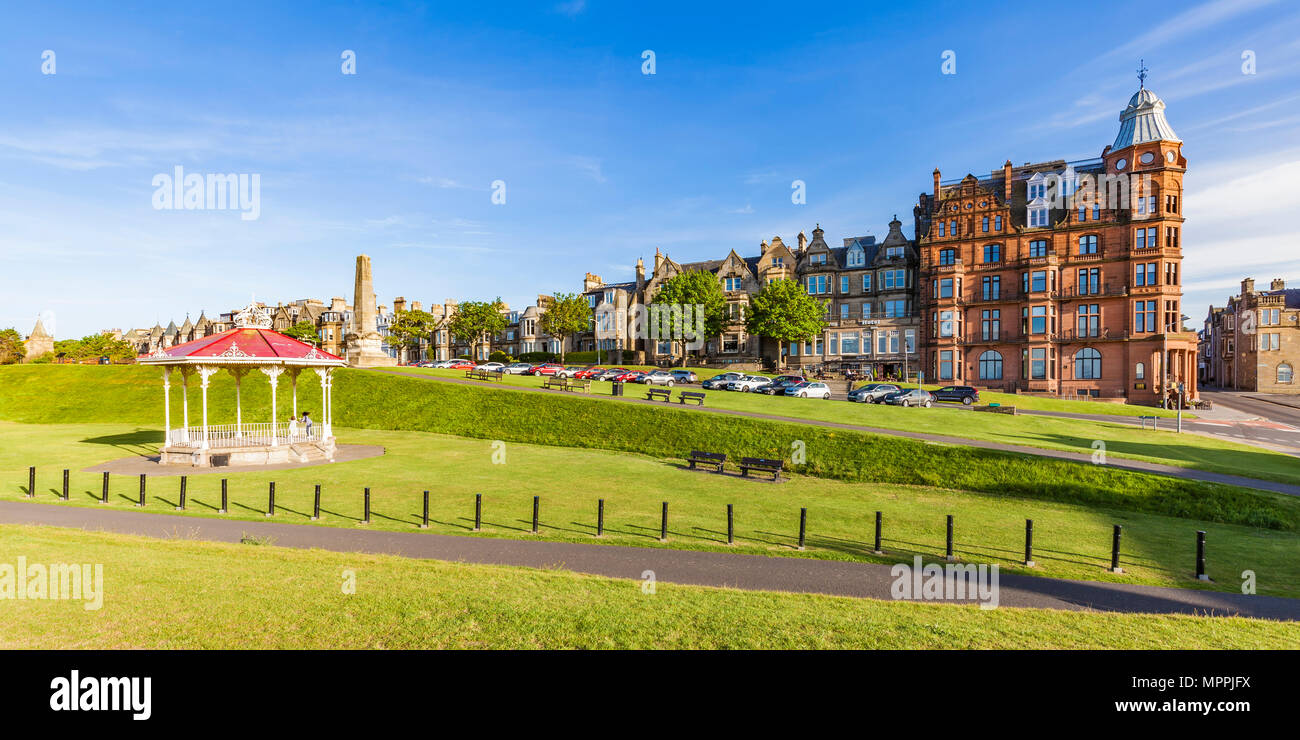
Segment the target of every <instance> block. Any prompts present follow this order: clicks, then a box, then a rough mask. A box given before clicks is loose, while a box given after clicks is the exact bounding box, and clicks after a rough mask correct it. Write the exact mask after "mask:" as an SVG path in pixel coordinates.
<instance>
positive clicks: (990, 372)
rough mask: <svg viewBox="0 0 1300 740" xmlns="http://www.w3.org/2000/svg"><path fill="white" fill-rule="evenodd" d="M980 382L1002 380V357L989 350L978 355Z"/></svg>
mask: <svg viewBox="0 0 1300 740" xmlns="http://www.w3.org/2000/svg"><path fill="white" fill-rule="evenodd" d="M980 380H1002V355H1000V354H998V353H997V352H994V351H993V350H991V349H990V350H986V351H985V352H984V353H983V354H981V355H980Z"/></svg>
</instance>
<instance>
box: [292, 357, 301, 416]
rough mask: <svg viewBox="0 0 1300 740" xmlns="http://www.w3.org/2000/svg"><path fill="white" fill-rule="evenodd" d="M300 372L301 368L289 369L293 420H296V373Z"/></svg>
mask: <svg viewBox="0 0 1300 740" xmlns="http://www.w3.org/2000/svg"><path fill="white" fill-rule="evenodd" d="M300 372H302V368H297V367H295V368H290V369H289V380H291V381H293V418H295V419H297V418H298V373H300Z"/></svg>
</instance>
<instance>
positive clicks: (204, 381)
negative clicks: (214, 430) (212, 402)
mask: <svg viewBox="0 0 1300 740" xmlns="http://www.w3.org/2000/svg"><path fill="white" fill-rule="evenodd" d="M197 369H198V373H199V385H200V386H201V387H202V388H203V449H205V450H206V449H208V447H209V443H208V379H209V378H211V377H212V375H213V374H214V373H216V372H217V368H215V367H208V366H206V365H199V366H198V368H197Z"/></svg>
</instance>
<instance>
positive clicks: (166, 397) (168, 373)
mask: <svg viewBox="0 0 1300 740" xmlns="http://www.w3.org/2000/svg"><path fill="white" fill-rule="evenodd" d="M171 377H172V369H171V368H170V367H165V366H164V367H163V447H166V446H168V445H170V444H171V443H172V383H171Z"/></svg>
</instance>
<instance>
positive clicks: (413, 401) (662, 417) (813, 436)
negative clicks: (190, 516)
mask: <svg viewBox="0 0 1300 740" xmlns="http://www.w3.org/2000/svg"><path fill="white" fill-rule="evenodd" d="M157 375H158V373H157V371H156V370H150V369H146V368H139V367H116V368H115V367H99V366H84V367H83V366H58V367H39V366H36V367H18V368H4V369H2V370H0V418H7V419H14V420H19V421H27V422H44V423H49V422H56V421H73V420H76V421H119V422H131V421H136V422H144V423H151V424H156V419H157V416H158V415H159V414H158V411H159V406H160V405H161V404H160V403H159V399H158V396H159V395H161V393H160V391H159V389H158V387H157V382H156V377H157ZM311 377H314V376H311ZM218 379H219V380H218V381H217V382H215V383H214V385H213V387H212V388H211V389H210V390H209V404H210V408H216V409H223V410H225V411H226V412H227V413H229V410H230V409H231V408H232V407H233V383H232V382H230V380H229V378H225V377H223V376H218ZM222 381H225V382H224V383H223V382H222ZM249 386H250V387H249V388H248V389H247V390H246V391H245V393H244V408H245V414H244V418H245V419H246V420H250V421H252V420H257V419H261V418H263V417H269V415H270V411H269V404H268V400H267V398H266V392H265V391H266V389H265V385H264V384H258V383H250V384H249ZM305 388H311V384H310V383H309V384H307V385H306V386H305ZM192 395H193V394H192ZM285 395H287V394H285ZM729 395H731V396H733V397H736V396H741V395H744V396H746V397H749V398H752V396H748V394H729ZM308 397H309V395H308V392H306V391H305V392H304V393H302V394H300V409H301V408H311V406H310V401H308V400H307V398H308ZM336 398H337V399H338V401H337V404H336V407H335V413H336V416H337V419H336V421H337V423H338V424H340V425H345V426H351V427H356V428H366V429H392V430H410V431H432V432H439V433H444V434H452V435H456V436H462V437H476V438H481V439H491V440H503V441H511V442H525V443H532V444H544V445H554V446H561V447H586V448H596V449H607V450H617V451H625V452H635V453H640V454H646V455H651V456H654V457H665V458H668V457H680V456H681V455H683V454H685V453H687V452H689V450H691V449H707V450H715V451H721V452H726V453H728V454H729V455H730V456H732V457H740V456H746V455H749V456H763V457H777V458H784V459H789V458H790V455H791V451H792V449H794V445H795V444H796V443H798V444H800V445H802V447H803V449H804V450H805V451H806V455H807V462H806V464H803V465H799V466H796V469H797V470H798V471H800V472H803V473H806V474H809V475H813V476H818V477H824V478H832V479H837V480H844V481H854V482H874V483H890V484H906V485H925V486H939V487H945V488H958V489H963V490H968V491H979V492H985V493H996V494H1002V495H1010V496H1016V497H1023V498H1034V499H1040V500H1047V501H1061V502H1070V503H1082V504H1087V505H1096V506H1104V507H1108V508H1114V509H1121V510H1126V511H1136V512H1149V513H1159V514H1165V515H1170V516H1177V517H1184V518H1194V519H1200V520H1206V521H1212V522H1222V523H1232V524H1242V525H1247V526H1254V527H1266V528H1271V529H1279V530H1289V531H1300V500H1296V499H1295V498H1294V497H1286V496H1277V495H1264V494H1261V493H1259V492H1253V491H1248V490H1246V489H1241V488H1235V487H1230V486H1218V485H1212V484H1206V483H1200V482H1196V481H1189V480H1181V479H1177V478H1171V477H1165V476H1153V475H1144V474H1140V473H1132V472H1129V471H1123V470H1117V469H1114V468H1110V467H1107V466H1104V465H1085V464H1078V463H1072V462H1066V461H1058V460H1049V459H1043V458H1038V457H1031V456H1024V455H1016V454H1008V453H1001V452H994V451H989V450H982V449H978V448H973V447H957V446H945V445H933V444H927V443H924V442H920V441H916V440H910V439H905V438H901V437H892V436H884V435H874V434H866V433H861V432H854V431H845V430H836V429H830V428H825V427H817V426H809V425H804V424H799V423H794V422H791V423H784V422H775V421H770V420H763V419H748V418H742V417H735V416H729V415H721V414H708V413H696V412H691V411H687V410H680V409H673V408H663V407H651V406H646V405H641V404H625V403H611V402H609V401H608V400H602V399H594V398H579V397H573V396H564V397H561V396H559V395H556V394H540V393H538V394H524V393H518V392H503V391H500V390H496V389H492V388H479V387H474V386H453V385H450V384H439V383H430V382H427V381H421V380H418V379H414V378H411V379H407V378H403V377H400V376H397V375H389V374H381V373H373V372H361V371H344V372H340V373H339V376H338V380H337V382H336ZM767 400H776V399H767ZM781 400H786V399H781ZM789 400H794V399H789ZM191 403H193V399H191ZM174 405H179V402H178V403H177V404H174ZM833 405H834V404H829V403H825V402H807V403H805V404H803V406H804V407H805V408H818V407H830V406H833ZM841 405H842V406H846V407H847V406H848V404H841ZM287 406H288V405H287V404H286V403H284V402H283V401H282V402H281V405H280V410H279V415H281V416H284V415H287V411H286V409H287ZM853 408H861V407H860V406H858V405H854V406H853ZM891 411H901V412H903V413H911V414H913V417H912V418H914V419H922V420H923V419H925V418H926V415H925V414H924V411H923V410H920V409H891ZM958 414H964V412H953V415H958ZM969 416H972V417H973V416H974V415H969ZM982 416H983V415H981V417H982ZM179 417H180V413H179V410H178V409H176V408H173V421H174V423H175V424H179V423H180V422H179ZM196 417H197V414H191V422H194V421H195V419H196ZM318 418H319V417H318ZM1007 418H1010V417H1007ZM984 420H985V421H986V422H987V423H989V424H995V423H997V421H998V419H984ZM222 421H228V420H226V419H221V417H220V416H217V418H216V419H214V423H221V422H222ZM1047 421H1062V420H1047ZM1071 423H1078V422H1071ZM1247 454H1262V453H1254V452H1252V453H1247ZM1276 457H1281V458H1284V459H1286V460H1289V461H1292V464H1293V465H1294V464H1295V463H1294V458H1290V457H1287V456H1280V455H1279V456H1276ZM1243 461H1244V460H1243Z"/></svg>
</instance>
